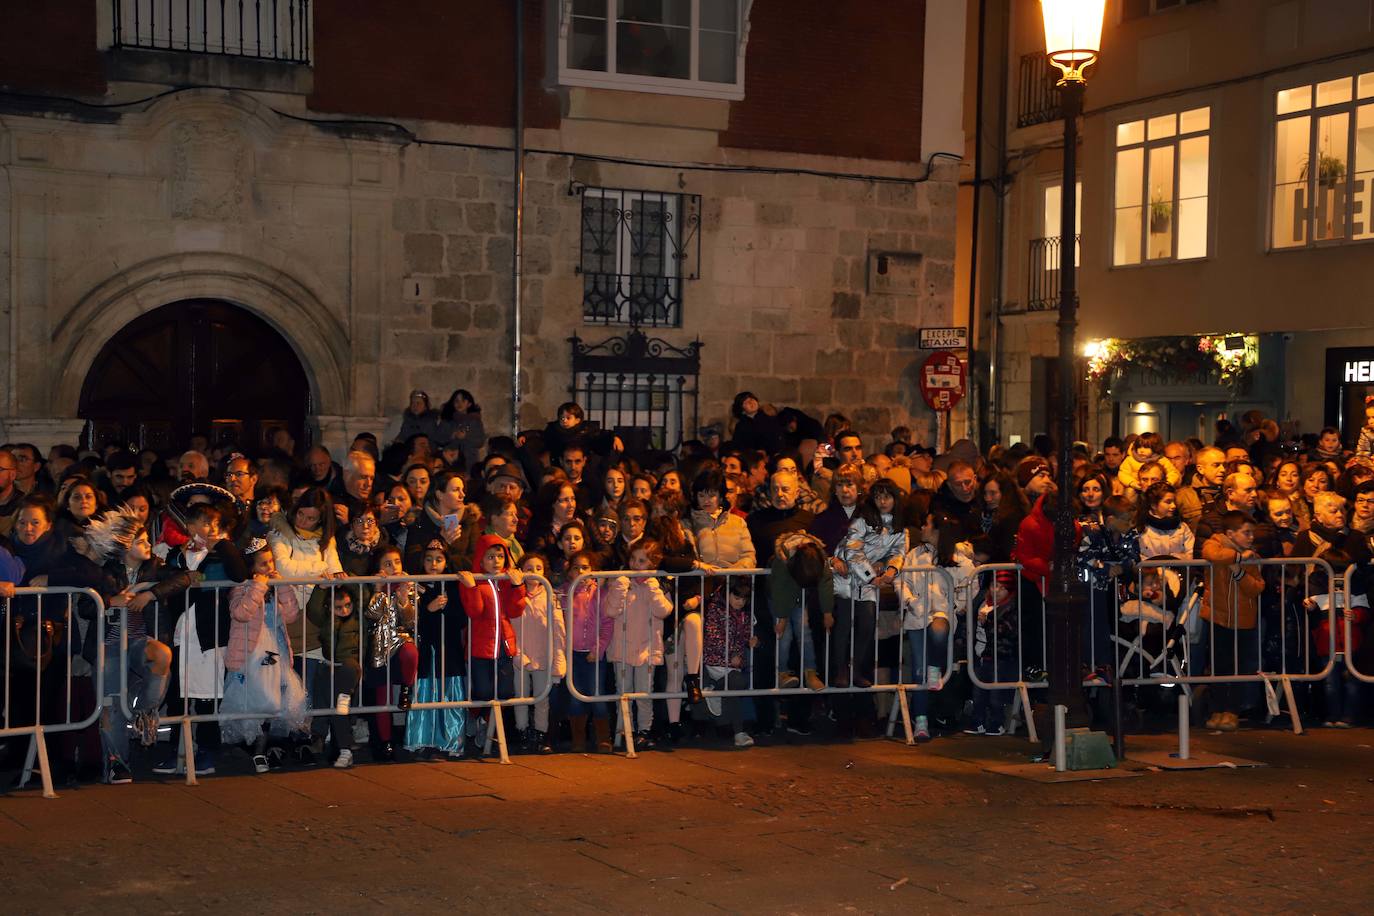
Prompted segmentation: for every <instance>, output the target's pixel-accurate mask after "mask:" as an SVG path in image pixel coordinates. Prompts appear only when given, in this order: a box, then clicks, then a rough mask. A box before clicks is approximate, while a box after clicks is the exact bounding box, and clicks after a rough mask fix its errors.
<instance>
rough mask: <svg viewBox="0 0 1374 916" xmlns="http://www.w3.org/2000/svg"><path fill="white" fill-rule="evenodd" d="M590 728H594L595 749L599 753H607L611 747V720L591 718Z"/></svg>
mask: <svg viewBox="0 0 1374 916" xmlns="http://www.w3.org/2000/svg"><path fill="white" fill-rule="evenodd" d="M592 728H594V729H596V750H597V752H598V753H601V754H609V753H610V752H611V750H612V748H611V720H610V719H592Z"/></svg>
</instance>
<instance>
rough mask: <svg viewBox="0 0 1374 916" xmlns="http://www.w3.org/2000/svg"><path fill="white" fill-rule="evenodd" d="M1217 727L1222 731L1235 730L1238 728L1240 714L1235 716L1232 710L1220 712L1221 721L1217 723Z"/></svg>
mask: <svg viewBox="0 0 1374 916" xmlns="http://www.w3.org/2000/svg"><path fill="white" fill-rule="evenodd" d="M1217 728H1219V729H1221V730H1222V731H1224V732H1233V731H1235V730H1236V729H1238V728H1240V716H1237V715H1236V714H1235V713H1233V712H1224V713H1222V714H1221V721H1220V722H1218V723H1217Z"/></svg>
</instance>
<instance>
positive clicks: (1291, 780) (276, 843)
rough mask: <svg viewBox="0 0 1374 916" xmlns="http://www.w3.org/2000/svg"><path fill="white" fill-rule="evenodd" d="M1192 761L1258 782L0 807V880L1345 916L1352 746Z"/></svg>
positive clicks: (690, 772)
mask: <svg viewBox="0 0 1374 916" xmlns="http://www.w3.org/2000/svg"><path fill="white" fill-rule="evenodd" d="M1223 742H1224V743H1223ZM1198 744H1199V745H1200V746H1201V747H1202V748H1204V749H1211V750H1214V751H1218V752H1219V751H1222V750H1226V751H1235V752H1236V753H1237V754H1238V755H1240V756H1242V757H1248V758H1251V759H1254V760H1259V761H1264V762H1266V763H1268V764H1270V765H1269V766H1267V767H1264V768H1258V769H1217V770H1206V771H1195V772H1159V771H1153V770H1146V771H1145V772H1144V774H1143V776H1142V777H1140V778H1133V779H1112V780H1102V781H1096V782H1076V783H1069V784H1059V785H1046V784H1040V783H1036V782H1030V781H1026V780H1022V779H1018V778H1013V777H1009V776H1005V775H998V774H993V773H989V772H986V771H985V770H984V769H983V767H984V766H987V765H996V764H1006V763H1017V762H1024V760H1025V750H1026V747H1027V745H1026V744H1025V743H1024V742H1022V741H1018V740H1016V739H1011V738H999V739H988V738H968V737H957V738H950V739H944V740H939V741H936V742H934V743H932V744H930V745H927V746H924V747H922V748H919V749H916V750H912V749H909V748H906V747H905V746H903V745H901V744H898V743H894V742H887V741H868V742H859V743H854V744H831V745H816V746H810V747H806V748H804V749H803V748H799V747H795V746H792V747H789V746H786V745H783V746H774V747H759V748H756V749H753V750H750V751H747V752H734V751H732V750H724V749H715V748H698V749H691V750H678V751H677V752H675V753H657V752H651V753H647V754H644V755H642V756H641V758H640V759H638V760H626V759H623V758H621V757H597V756H591V757H581V756H571V755H560V756H555V757H543V758H540V757H517V758H515V763H514V765H513V766H508V767H503V766H500V765H499V764H498V763H496V762H492V761H489V762H482V763H475V762H462V763H436V764H418V763H416V764H406V765H395V766H360V767H357V768H355V769H353V770H350V771H335V770H319V771H310V772H302V771H295V772H286V773H281V774H272V775H268V776H259V777H254V776H231V777H219V778H213V777H212V778H209V779H205V780H203V781H202V785H200V786H199V787H196V788H188V787H186V786H185V785H184V784H182V783H180V782H176V781H168V782H165V783H159V782H155V781H148V780H144V781H140V782H138V783H136V784H134V785H131V786H122V787H103V786H89V787H83V788H80V789H73V790H67V791H65V792H63V793H61V798H60V799H59V800H56V801H44V800H43V799H42V798H41V797H39V795H38V794H37V793H36V792H24V793H15V794H11V795H9V796H3V797H0V824H3V827H0V856H3V858H4V860H5V862H6V869H5V872H6V885H7V888H8V890H9V892H10V894H12V895H14V896H13V898H12V902H16V903H17V902H18V901H22V904H19V905H17V906H16V908H15V910H14V911H15V912H19V911H23V912H38V911H42V912H111V911H120V912H127V911H134V910H139V911H154V912H189V911H226V910H234V911H239V912H252V911H254V910H259V911H261V910H265V909H268V908H270V909H271V910H274V911H288V910H289V911H296V912H332V913H339V912H357V911H364V910H372V911H376V910H380V909H383V908H385V909H387V910H390V911H395V912H438V911H441V910H446V911H453V910H458V911H478V910H484V911H492V910H497V911H515V910H521V911H534V912H555V911H558V912H567V911H577V912H584V911H585V912H593V911H596V912H604V911H607V910H609V909H611V908H615V909H619V910H621V911H627V912H686V911H697V912H700V911H702V910H721V911H728V912H778V913H788V912H797V913H802V912H853V911H859V912H898V911H901V912H913V911H914V912H946V911H953V910H956V909H961V908H969V907H972V908H974V909H975V910H993V909H1006V910H1014V911H1017V912H1020V911H1023V910H1029V909H1034V910H1040V911H1044V912H1056V911H1058V912H1062V911H1087V910H1093V911H1097V912H1139V911H1189V912H1199V911H1201V912H1223V911H1251V912H1275V911H1290V910H1303V911H1310V912H1361V911H1365V909H1366V906H1367V901H1368V900H1369V897H1370V890H1371V887H1374V879H1371V876H1370V872H1369V868H1368V856H1367V850H1368V848H1369V846H1370V843H1371V842H1374V820H1371V814H1374V784H1371V779H1370V774H1371V773H1374V767H1371V763H1374V736H1372V735H1371V734H1370V733H1369V732H1368V731H1365V730H1356V731H1352V732H1343V733H1335V732H1331V731H1325V732H1322V731H1318V732H1314V733H1309V734H1307V735H1305V736H1302V737H1295V736H1293V735H1291V734H1288V733H1284V732H1279V731H1258V732H1244V733H1241V734H1239V735H1235V736H1230V737H1227V738H1222V737H1220V736H1206V735H1203V736H1200V740H1199V741H1198ZM1133 746H1134V747H1135V748H1137V749H1142V748H1146V747H1151V748H1157V749H1164V748H1166V746H1167V739H1166V738H1164V737H1159V738H1139V739H1134V744H1133Z"/></svg>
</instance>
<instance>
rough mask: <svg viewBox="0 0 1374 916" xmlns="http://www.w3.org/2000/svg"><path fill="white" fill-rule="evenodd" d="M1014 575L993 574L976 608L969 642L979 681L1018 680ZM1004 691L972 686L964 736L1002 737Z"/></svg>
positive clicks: (1004, 708)
mask: <svg viewBox="0 0 1374 916" xmlns="http://www.w3.org/2000/svg"><path fill="white" fill-rule="evenodd" d="M1015 590H1016V573H1015V572H1012V571H1010V570H1002V571H1000V572H998V573H996V578H995V579H994V581H993V584H992V588H990V589H988V592H987V596H986V598H985V600H984V602H983V605H982V606H981V607H979V608H978V624H977V626H976V627H975V628H974V631H973V633H972V634H971V636H970V638H971V639H972V640H973V656H974V663H973V670H974V673H975V674H976V675H977V677H978V679H979V680H980V681H983V682H985V683H992V682H996V681H1014V680H1018V679H1020V677H1021V672H1020V669H1019V668H1018V667H1017V662H1016V646H1017V640H1018V638H1019V632H1018V630H1019V620H1020V617H1019V614H1018V610H1017V607H1016V591H1015ZM1010 692H1011V691H1010V690H1008V689H1006V688H988V687H979V686H978V685H977V684H975V685H974V686H973V720H972V721H971V722H970V723H969V726H968V728H965V729H964V734H966V735H991V736H993V737H996V736H997V735H1001V734H1003V733H1004V731H1005V730H1004V729H1003V727H1002V720H1003V718H1004V716H1005V715H1006V707H1007V695H1008V694H1009V693H1010Z"/></svg>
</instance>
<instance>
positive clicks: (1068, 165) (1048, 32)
mask: <svg viewBox="0 0 1374 916" xmlns="http://www.w3.org/2000/svg"><path fill="white" fill-rule="evenodd" d="M1104 6H1105V0H1041V2H1040V10H1041V14H1042V16H1043V17H1044V22H1045V52H1046V54H1047V55H1048V56H1049V60H1050V63H1052V64H1054V66H1056V67H1058V68H1059V69H1060V70H1061V71H1062V72H1063V77H1062V78H1061V79H1060V80H1059V90H1060V99H1061V104H1062V105H1063V109H1064V184H1063V188H1062V190H1061V192H1060V203H1061V207H1062V208H1061V211H1060V217H1059V227H1060V230H1059V231H1060V245H1059V283H1060V286H1059V417H1058V423H1057V426H1058V429H1057V435H1056V439H1057V440H1058V446H1059V468H1058V474H1057V477H1056V483H1057V485H1058V487H1059V493H1058V501H1057V505H1056V515H1055V520H1054V569H1053V572H1052V576H1053V579H1052V581H1051V583H1050V589H1049V594H1048V595H1046V596H1045V617H1046V630H1047V636H1048V648H1049V658H1048V659H1047V661H1048V665H1047V667H1048V673H1049V683H1050V690H1049V694H1050V695H1049V700H1050V703H1051V705H1052V706H1065V707H1067V708H1068V720H1069V721H1070V722H1071V723H1073V724H1075V725H1084V724H1087V723H1086V720H1087V718H1088V712H1087V704H1086V702H1085V700H1084V697H1083V676H1082V671H1081V663H1082V662H1081V642H1080V640H1081V638H1082V630H1083V614H1084V612H1085V610H1086V600H1085V594H1084V589H1083V585H1082V583H1081V582H1079V581H1078V576H1077V574H1076V569H1077V560H1076V556H1075V555H1076V553H1077V544H1076V543H1075V538H1074V512H1073V488H1072V482H1073V459H1072V448H1073V439H1074V418H1075V417H1076V416H1077V414H1078V385H1077V381H1078V380H1077V377H1076V372H1075V368H1074V357H1075V352H1074V351H1075V347H1074V337H1075V332H1076V330H1077V327H1078V317H1077V311H1078V301H1077V300H1078V290H1077V283H1076V280H1077V277H1076V267H1077V265H1076V264H1075V260H1076V258H1077V254H1078V251H1077V243H1076V239H1077V235H1078V225H1077V222H1078V220H1077V198H1078V190H1077V171H1078V169H1077V155H1078V150H1077V147H1078V116H1079V115H1080V114H1082V112H1083V90H1084V88H1085V87H1086V85H1087V82H1086V80H1085V79H1084V76H1083V71H1084V70H1085V69H1086V68H1087V67H1088V66H1089V65H1090V64H1092V63H1094V62H1096V60H1097V52H1098V50H1099V46H1100V44H1101V37H1102V13H1103V7H1104Z"/></svg>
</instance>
